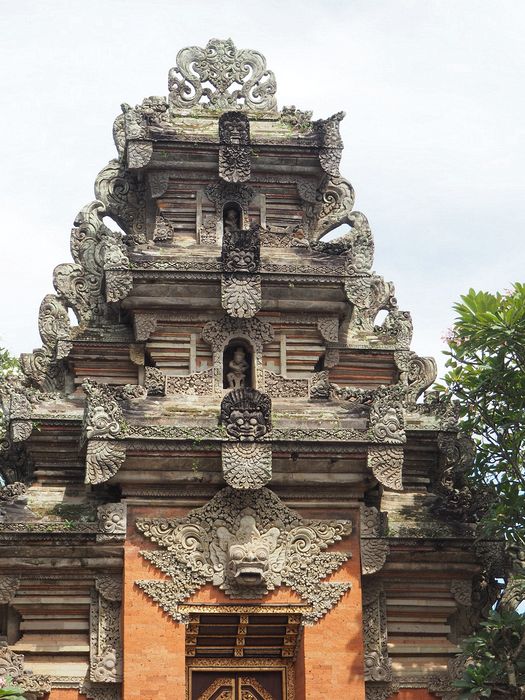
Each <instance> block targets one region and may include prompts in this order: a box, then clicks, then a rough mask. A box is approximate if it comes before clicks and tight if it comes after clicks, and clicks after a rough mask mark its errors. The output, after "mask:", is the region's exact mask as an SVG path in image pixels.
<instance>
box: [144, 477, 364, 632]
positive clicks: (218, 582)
mask: <svg viewBox="0 0 525 700" xmlns="http://www.w3.org/2000/svg"><path fill="white" fill-rule="evenodd" d="M136 525H137V528H138V529H139V530H140V532H142V533H143V534H144V535H145V536H146V537H148V538H149V539H151V540H152V541H153V542H155V543H157V544H159V545H160V546H161V547H162V549H161V550H156V551H148V552H142V555H143V556H144V557H145V558H146V559H147V560H148V561H150V562H151V563H153V564H154V565H155V566H156V567H157V568H159V569H160V570H161V571H163V572H164V573H165V574H167V575H168V576H169V577H170V580H167V581H137V582H136V583H137V585H138V586H139V587H140V588H142V590H143V591H144V592H145V593H147V594H148V595H149V596H150V597H152V598H153V600H155V601H156V602H157V603H158V604H159V605H160V606H161V607H162V609H163V610H165V611H166V612H168V613H169V614H170V615H171V616H172V617H173V618H174V619H175V620H180V619H181V613H180V611H179V610H178V604H179V603H182V602H183V601H184V600H186V599H187V598H188V597H189V596H190V595H191V594H192V593H194V592H195V591H196V590H198V589H199V588H200V587H201V586H202V585H203V584H204V583H205V582H210V583H213V585H215V586H218V587H219V588H220V589H221V590H223V591H224V592H225V593H226V594H227V595H229V596H232V597H236V598H252V599H254V598H260V597H262V596H264V595H266V594H267V593H268V591H271V590H274V589H275V588H277V587H279V586H281V585H286V586H290V587H291V588H292V589H293V590H295V591H296V592H297V593H298V594H299V595H300V596H301V597H302V598H303V600H305V602H307V603H309V604H310V605H311V606H312V611H311V612H310V613H308V614H306V616H305V617H304V618H303V622H305V623H306V624H313V623H314V622H315V621H316V620H317V619H319V618H320V617H322V616H323V615H324V614H325V613H326V612H328V611H329V610H330V609H331V608H332V607H333V606H334V605H336V604H337V602H338V601H339V599H340V598H341V596H342V595H343V594H344V593H345V592H346V591H348V589H349V588H350V584H349V583H346V582H341V583H325V582H324V581H323V579H324V578H325V577H326V576H327V575H328V574H329V573H332V572H333V571H336V570H337V569H339V568H340V567H341V565H342V564H343V563H344V562H345V561H346V560H347V558H348V555H347V554H345V553H343V552H326V551H325V550H326V549H327V548H328V547H329V546H330V545H331V544H333V543H334V542H336V541H338V540H340V539H342V538H344V537H346V536H348V535H349V534H350V532H351V523H350V522H349V521H342V520H341V521H339V520H337V521H320V520H303V519H302V518H301V517H300V516H299V515H297V514H296V513H295V512H294V511H292V510H290V509H289V508H287V507H286V506H285V505H284V504H283V503H282V501H281V500H280V499H279V498H278V497H277V496H276V495H275V494H274V493H273V492H272V491H270V490H269V489H266V488H262V489H258V490H254V491H252V490H236V489H232V488H225V489H223V490H222V491H219V493H218V494H216V495H215V496H214V497H213V498H212V499H211V501H209V502H208V503H207V505H205V506H204V507H202V508H197V509H196V510H193V511H191V513H189V515H187V516H186V517H185V518H179V519H171V520H165V519H142V520H138V521H137V523H136Z"/></svg>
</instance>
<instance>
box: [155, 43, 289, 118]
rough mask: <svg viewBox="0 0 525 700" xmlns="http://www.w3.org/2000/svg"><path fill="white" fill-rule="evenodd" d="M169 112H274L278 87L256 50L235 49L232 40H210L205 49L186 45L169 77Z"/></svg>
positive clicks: (264, 61) (264, 60) (178, 55)
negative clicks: (242, 110)
mask: <svg viewBox="0 0 525 700" xmlns="http://www.w3.org/2000/svg"><path fill="white" fill-rule="evenodd" d="M168 89H169V93H170V94H169V101H170V105H171V107H172V109H175V110H179V109H191V108H192V107H195V106H197V105H199V106H202V107H205V108H208V109H231V108H235V109H242V108H243V107H244V108H245V109H248V110H256V111H265V112H269V111H275V110H276V109H277V103H276V99H275V92H276V90H277V84H276V82H275V76H274V74H273V73H272V71H270V70H268V69H267V68H266V59H265V57H264V56H263V55H262V54H261V53H259V52H258V51H253V50H252V49H237V48H236V46H235V44H234V43H233V41H232V40H231V39H210V41H208V43H207V44H206V46H205V48H201V47H199V46H187V47H186V48H184V49H181V50H180V51H179V53H178V54H177V65H176V66H175V67H174V68H171V69H170V71H169V74H168Z"/></svg>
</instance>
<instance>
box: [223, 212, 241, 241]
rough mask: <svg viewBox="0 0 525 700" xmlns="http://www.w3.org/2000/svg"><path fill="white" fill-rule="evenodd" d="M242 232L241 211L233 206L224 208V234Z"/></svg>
mask: <svg viewBox="0 0 525 700" xmlns="http://www.w3.org/2000/svg"><path fill="white" fill-rule="evenodd" d="M240 230H241V211H240V210H239V209H238V208H237V207H235V206H233V205H229V206H228V205H227V206H226V207H224V216H223V231H224V234H233V233H235V232H236V231H240Z"/></svg>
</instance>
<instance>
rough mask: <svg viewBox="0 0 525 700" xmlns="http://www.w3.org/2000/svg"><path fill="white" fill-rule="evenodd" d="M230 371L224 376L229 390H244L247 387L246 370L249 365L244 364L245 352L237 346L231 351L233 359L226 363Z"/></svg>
mask: <svg viewBox="0 0 525 700" xmlns="http://www.w3.org/2000/svg"><path fill="white" fill-rule="evenodd" d="M228 367H229V369H230V371H229V372H228V374H227V375H226V378H227V380H228V388H229V389H244V387H245V386H247V383H246V380H247V378H248V370H249V369H250V365H249V364H248V362H246V352H245V351H244V348H243V347H241V346H240V345H239V347H237V348H235V350H234V351H233V358H232V359H231V360H230V362H229V363H228Z"/></svg>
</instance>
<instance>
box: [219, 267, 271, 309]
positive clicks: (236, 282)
mask: <svg viewBox="0 0 525 700" xmlns="http://www.w3.org/2000/svg"><path fill="white" fill-rule="evenodd" d="M221 305H222V308H223V309H224V310H225V311H226V313H227V314H228V315H229V316H233V317H235V318H253V317H254V316H255V314H256V313H257V312H258V311H259V310H260V308H261V306H262V291H261V277H260V275H242V274H240V275H235V274H230V275H222V277H221Z"/></svg>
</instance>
